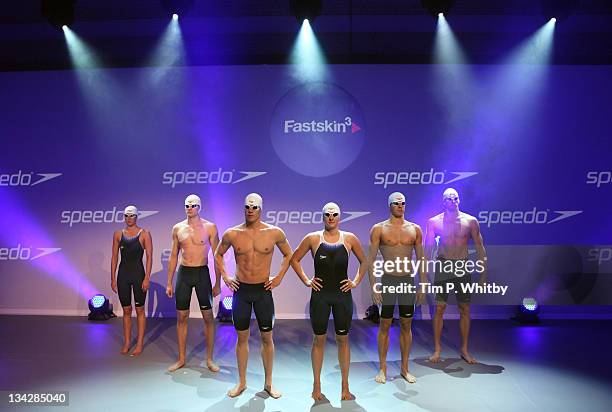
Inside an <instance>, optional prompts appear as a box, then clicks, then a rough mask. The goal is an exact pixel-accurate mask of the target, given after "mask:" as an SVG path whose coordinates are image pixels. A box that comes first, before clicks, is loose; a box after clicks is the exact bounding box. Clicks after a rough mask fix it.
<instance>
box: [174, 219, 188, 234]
mask: <svg viewBox="0 0 612 412" xmlns="http://www.w3.org/2000/svg"><path fill="white" fill-rule="evenodd" d="M186 224H187V220H181V221H180V222H178V223H177V224H175V225H174V226H172V231H173V232H176V231H179V230H180V229H181V228H183V227H184V226H185V225H186Z"/></svg>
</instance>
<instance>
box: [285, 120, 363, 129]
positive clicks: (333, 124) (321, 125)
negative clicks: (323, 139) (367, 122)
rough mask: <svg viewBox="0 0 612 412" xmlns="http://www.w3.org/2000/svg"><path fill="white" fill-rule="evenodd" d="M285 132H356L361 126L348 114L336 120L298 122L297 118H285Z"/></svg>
mask: <svg viewBox="0 0 612 412" xmlns="http://www.w3.org/2000/svg"><path fill="white" fill-rule="evenodd" d="M283 130H284V132H285V133H312V132H315V133H357V132H358V131H360V130H361V127H360V126H359V125H358V124H357V123H355V122H353V119H351V117H350V116H346V117H345V118H344V120H342V121H336V120H321V121H317V120H310V121H307V122H299V121H297V120H293V119H290V120H285V123H284V128H283Z"/></svg>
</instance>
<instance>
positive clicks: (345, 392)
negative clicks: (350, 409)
mask: <svg viewBox="0 0 612 412" xmlns="http://www.w3.org/2000/svg"><path fill="white" fill-rule="evenodd" d="M353 399H355V395H353V394H352V393H351V392H350V391H349V389H348V388H344V389H342V394H341V395H340V400H343V401H352V400H353Z"/></svg>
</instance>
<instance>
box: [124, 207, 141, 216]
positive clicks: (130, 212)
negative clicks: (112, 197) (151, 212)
mask: <svg viewBox="0 0 612 412" xmlns="http://www.w3.org/2000/svg"><path fill="white" fill-rule="evenodd" d="M123 214H124V215H136V216H138V209H137V208H136V206H128V207H126V208H125V209H123Z"/></svg>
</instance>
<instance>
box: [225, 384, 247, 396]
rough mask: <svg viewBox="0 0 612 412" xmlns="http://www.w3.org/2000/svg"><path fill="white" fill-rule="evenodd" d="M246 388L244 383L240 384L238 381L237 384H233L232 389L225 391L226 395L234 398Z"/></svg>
mask: <svg viewBox="0 0 612 412" xmlns="http://www.w3.org/2000/svg"><path fill="white" fill-rule="evenodd" d="M246 388H247V387H246V384H244V385H242V384H240V383H239V384H238V385H236V386H234V387H233V388H232V389H230V390H229V391H227V396H229V397H230V398H235V397H236V396H240V395H241V394H242V392H244V390H245V389H246Z"/></svg>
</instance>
